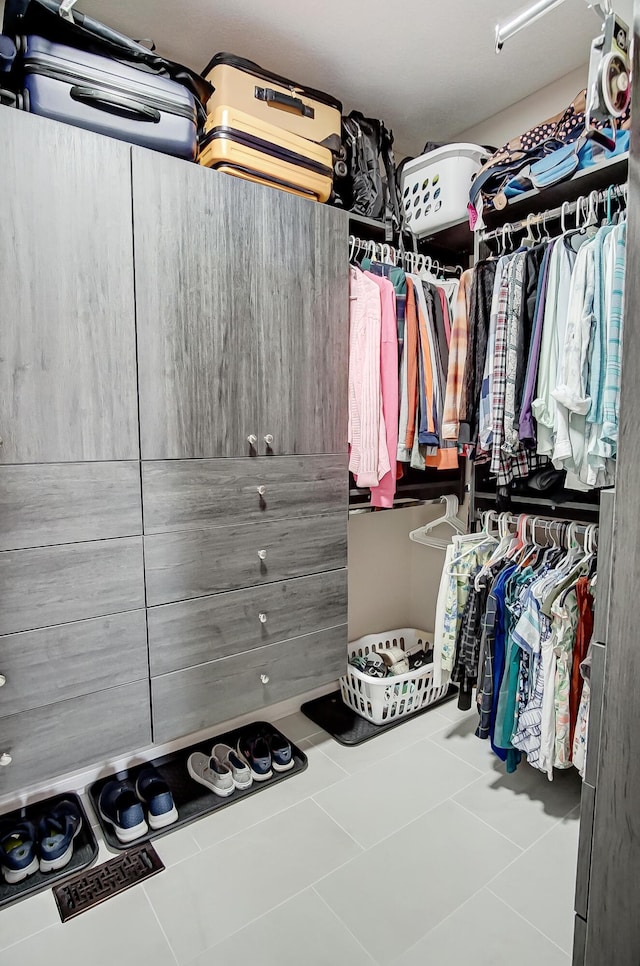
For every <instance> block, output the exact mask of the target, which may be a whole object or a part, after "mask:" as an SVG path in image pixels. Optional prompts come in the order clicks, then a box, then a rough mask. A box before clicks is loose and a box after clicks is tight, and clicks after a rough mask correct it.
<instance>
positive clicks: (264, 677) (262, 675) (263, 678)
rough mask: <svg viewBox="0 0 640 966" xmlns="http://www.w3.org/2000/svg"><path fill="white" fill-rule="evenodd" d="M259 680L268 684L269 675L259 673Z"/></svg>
mask: <svg viewBox="0 0 640 966" xmlns="http://www.w3.org/2000/svg"><path fill="white" fill-rule="evenodd" d="M260 680H261V681H262V683H263V684H268V683H269V675H268V674H261V675H260Z"/></svg>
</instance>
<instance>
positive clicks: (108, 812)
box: [98, 765, 178, 845]
mask: <svg viewBox="0 0 640 966" xmlns="http://www.w3.org/2000/svg"><path fill="white" fill-rule="evenodd" d="M143 806H145V807H146V809H147V818H145V813H144V808H143ZM98 811H99V812H100V815H101V817H102V818H103V819H104V820H105V822H108V823H109V824H110V825H113V828H114V831H115V833H116V837H117V839H118V841H119V842H122V843H123V844H124V845H127V844H128V843H129V842H133V841H134V840H135V839H138V838H140V836H141V835H146V834H147V832H148V831H149V827H150V828H151V829H152V831H154V832H155V831H157V830H158V829H161V828H166V827H167V825H173V823H174V822H177V821H178V809H177V808H176V806H175V803H174V801H173V795H172V794H171V789H170V788H169V786H168V785H167V783H166V782H165V780H164V779H163V778H161V776H160V775H159V773H158V772H157V771H156V769H155V768H154V767H153V765H147V766H145V767H144V768H143V769H142V771H141V772H140V774H139V775H138V777H137V779H136V783H135V785H134V784H133V782H131V781H130V780H129V779H128V778H125V779H124V780H123V781H117V780H115V779H114V781H110V782H107V784H106V785H105V786H104V788H103V789H102V791H101V792H100V796H99V798H98ZM147 819H148V822H149V825H148V826H147Z"/></svg>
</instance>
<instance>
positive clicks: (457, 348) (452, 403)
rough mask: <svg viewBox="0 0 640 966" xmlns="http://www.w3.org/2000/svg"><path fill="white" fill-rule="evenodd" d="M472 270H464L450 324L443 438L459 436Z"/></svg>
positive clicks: (455, 438)
mask: <svg viewBox="0 0 640 966" xmlns="http://www.w3.org/2000/svg"><path fill="white" fill-rule="evenodd" d="M472 277H473V271H472V270H471V269H470V270H469V271H467V272H464V273H463V275H462V278H461V279H460V287H459V289H458V295H457V298H456V309H455V314H454V316H453V325H452V326H451V340H450V344H449V367H448V371H447V391H446V395H445V400H444V412H443V416H442V438H443V439H454V440H457V439H458V435H459V433H460V413H461V411H462V404H463V402H464V398H463V397H464V377H465V363H466V359H467V344H468V338H469V294H470V287H471V279H472Z"/></svg>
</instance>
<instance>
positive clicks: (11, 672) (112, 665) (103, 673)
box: [0, 610, 149, 732]
mask: <svg viewBox="0 0 640 966" xmlns="http://www.w3.org/2000/svg"><path fill="white" fill-rule="evenodd" d="M0 674H2V675H3V677H4V679H5V683H4V685H3V686H2V687H1V688H0V717H5V716H6V715H9V714H17V713H18V712H19V711H28V710H31V709H33V708H40V707H44V706H45V705H47V704H53V703H54V702H57V701H65V700H67V699H68V698H75V697H79V696H80V695H82V694H90V693H91V692H92V691H96V690H102V689H103V688H113V687H116V686H117V685H120V684H128V683H129V682H130V681H141V680H144V679H145V678H147V677H148V675H149V665H148V660H147V633H146V617H145V612H144V610H137V611H131V612H130V613H128V614H116V615H115V616H112V617H98V618H95V619H93V620H86V621H78V622H76V623H73V624H59V625H58V626H57V627H44V628H41V629H39V630H36V631H23V632H22V633H20V634H7V635H5V636H4V637H0ZM1 730H2V729H1V726H0V732H1Z"/></svg>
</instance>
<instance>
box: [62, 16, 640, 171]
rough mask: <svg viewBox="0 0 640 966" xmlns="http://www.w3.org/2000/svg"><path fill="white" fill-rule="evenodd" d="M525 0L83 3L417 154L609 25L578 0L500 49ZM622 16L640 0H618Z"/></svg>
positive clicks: (508, 100) (138, 33)
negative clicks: (301, 96)
mask: <svg viewBox="0 0 640 966" xmlns="http://www.w3.org/2000/svg"><path fill="white" fill-rule="evenodd" d="M523 2H524V0H448V2H442V0H402V2H399V0H367V2H362V0H323V2H322V3H313V4H311V3H310V0H179V2H176V0H79V4H78V7H79V9H81V10H83V11H84V12H85V13H87V14H90V15H93V16H96V17H98V18H99V19H101V20H103V21H104V22H105V23H108V24H110V25H111V26H113V27H117V28H119V29H121V30H122V31H124V32H125V33H128V34H129V35H131V36H133V37H136V38H144V37H151V38H152V39H153V40H154V41H155V43H156V46H157V48H158V50H159V51H160V52H161V53H163V54H165V55H166V56H167V57H170V58H172V59H174V60H178V61H181V62H182V63H185V64H188V65H189V66H191V67H194V68H196V69H197V70H202V68H203V67H204V66H205V65H206V63H207V62H208V61H209V59H210V58H211V57H212V56H213V54H215V53H217V52H218V51H223V50H224V51H229V52H231V53H234V54H238V55H241V56H244V57H248V58H250V59H251V60H255V61H257V62H258V63H259V64H261V65H262V66H263V67H266V68H268V69H270V70H273V71H275V72H277V73H280V74H284V75H285V76H288V77H290V78H292V79H293V80H295V81H298V82H299V83H301V84H307V85H310V86H312V87H317V88H320V89H322V90H326V91H328V92H329V93H331V94H333V95H335V96H336V97H338V98H340V99H341V100H342V101H343V103H344V105H345V108H346V109H348V110H350V109H351V108H358V109H360V110H362V111H363V112H364V113H365V114H368V115H370V116H374V117H381V118H383V119H384V120H385V122H386V123H387V125H388V126H390V127H392V128H393V131H394V134H395V139H396V144H397V145H399V146H401V148H402V149H404V150H407V151H411V152H415V153H417V152H418V151H419V150H420V149H421V148H422V146H423V144H424V142H425V141H426V140H427V139H429V140H443V139H447V138H451V137H453V136H454V135H455V134H457V133H458V132H459V131H463V130H464V129H465V128H468V127H471V126H472V125H475V124H477V123H479V122H480V121H483V120H484V119H486V118H488V117H491V116H492V115H493V114H496V113H497V112H498V111H501V110H503V109H504V108H505V107H508V106H509V105H511V104H513V103H515V102H516V101H518V100H520V99H521V98H523V97H526V96H527V95H528V94H531V93H532V92H533V91H536V90H538V89H540V88H541V87H544V86H545V85H546V84H550V83H552V82H553V81H555V80H557V79H558V78H560V77H563V76H564V75H565V74H568V73H569V72H570V71H571V70H574V69H575V68H577V67H579V66H581V65H582V64H585V63H586V62H587V60H588V57H589V45H590V42H591V39H592V37H593V36H594V35H595V34H596V33H597V31H598V28H599V23H598V20H597V18H596V16H595V15H594V13H593V12H592V11H591V10H589V9H588V7H587V5H586V3H585V0H567V2H566V3H564V4H562V5H561V6H560V7H559V8H557V9H556V10H553V11H552V12H551V13H549V14H547V16H546V17H543V18H542V19H541V20H539V21H538V22H537V23H536V24H534V25H533V26H532V27H529V28H528V29H527V30H525V31H523V32H522V33H520V34H519V35H517V36H516V37H514V38H513V39H512V40H511V41H509V43H508V44H506V46H505V49H504V50H503V52H502V53H501V54H500V55H499V56H497V55H496V54H495V53H494V27H495V23H496V21H498V20H501V19H505V18H506V17H508V16H509V15H511V14H513V13H514V12H517V11H518V10H520V9H521V8H522V6H523ZM614 5H615V6H616V8H617V9H619V10H620V11H621V12H622V13H623V14H624V13H626V14H627V19H630V17H629V13H630V8H631V5H632V2H631V0H614Z"/></svg>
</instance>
